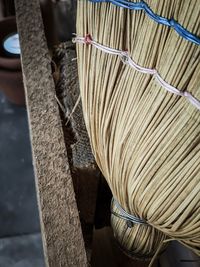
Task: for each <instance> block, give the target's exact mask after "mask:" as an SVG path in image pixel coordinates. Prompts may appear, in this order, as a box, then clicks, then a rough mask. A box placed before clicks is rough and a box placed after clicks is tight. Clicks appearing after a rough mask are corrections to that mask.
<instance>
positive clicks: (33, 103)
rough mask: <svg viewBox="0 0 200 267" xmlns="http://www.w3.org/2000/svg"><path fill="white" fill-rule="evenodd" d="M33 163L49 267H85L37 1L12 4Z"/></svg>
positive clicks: (84, 255) (69, 174) (21, 0)
mask: <svg viewBox="0 0 200 267" xmlns="http://www.w3.org/2000/svg"><path fill="white" fill-rule="evenodd" d="M15 5H16V16H17V24H18V31H19V35H20V43H21V50H22V66H23V75H24V84H25V90H26V100H27V109H28V116H29V125H30V135H31V142H32V151H33V162H34V168H35V175H36V186H37V192H38V203H39V206H40V219H41V227H42V235H43V244H44V250H45V256H46V265H47V266H49V267H64V266H65V267H67V266H69V267H71V266H73V267H75V266H76V267H79V266H80V267H84V266H87V260H86V253H85V248H84V241H83V237H82V232H81V227H80V221H79V215H78V210H77V205H76V200H75V194H74V189H73V184H72V178H71V173H70V169H69V163H68V160H67V153H66V147H65V143H64V137H63V131H62V125H61V122H60V115H59V110H58V106H57V103H56V100H55V86H54V82H53V79H52V75H51V65H50V62H51V59H50V56H49V54H48V49H47V45H46V40H45V36H44V31H43V24H42V19H41V12H40V7H39V2H38V0H34V1H30V0H16V1H15Z"/></svg>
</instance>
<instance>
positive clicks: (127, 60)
mask: <svg viewBox="0 0 200 267" xmlns="http://www.w3.org/2000/svg"><path fill="white" fill-rule="evenodd" d="M72 41H73V42H74V43H80V44H86V45H92V46H94V47H95V48H97V49H99V50H101V51H103V52H105V53H107V54H111V55H116V56H119V57H120V59H121V60H122V62H123V63H124V64H126V65H129V66H130V67H131V68H133V69H135V70H136V71H138V72H141V73H144V74H149V75H152V76H153V77H154V79H155V80H156V81H157V83H158V84H160V85H161V86H162V87H163V88H165V89H166V90H167V91H168V92H170V93H172V94H175V95H177V96H181V97H184V98H186V99H187V100H188V101H189V102H190V103H191V104H192V105H193V106H195V107H196V108H197V109H199V110H200V101H199V100H198V99H197V98H195V97H194V96H193V95H192V94H191V93H189V92H187V91H180V90H179V89H177V88H175V87H174V86H172V85H170V84H169V83H167V82H166V81H165V80H164V79H163V78H162V77H161V76H160V74H159V73H158V71H157V70H156V69H150V68H145V67H143V66H140V65H138V64H137V63H136V62H135V61H134V60H133V59H132V58H131V57H130V55H129V54H128V52H127V51H122V50H117V49H114V48H110V47H107V46H105V45H102V44H100V43H98V42H96V41H94V40H93V39H92V37H91V35H90V34H88V35H86V36H85V37H82V36H76V37H74V38H73V40H72Z"/></svg>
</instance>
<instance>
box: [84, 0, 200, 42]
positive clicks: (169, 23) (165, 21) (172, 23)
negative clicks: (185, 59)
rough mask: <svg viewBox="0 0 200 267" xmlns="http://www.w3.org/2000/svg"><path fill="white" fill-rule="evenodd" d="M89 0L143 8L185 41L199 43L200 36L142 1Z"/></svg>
mask: <svg viewBox="0 0 200 267" xmlns="http://www.w3.org/2000/svg"><path fill="white" fill-rule="evenodd" d="M89 1H90V2H92V3H111V4H113V5H116V6H118V7H123V8H127V9H131V10H143V11H144V12H145V13H146V14H147V16H149V18H151V19H152V20H154V21H155V22H157V23H159V24H162V25H165V26H168V27H171V28H173V29H174V30H175V31H176V32H177V33H178V34H179V35H180V36H181V37H183V38H184V39H186V40H187V41H190V42H192V43H194V44H197V45H200V38H198V37H197V36H195V35H194V34H192V33H191V32H189V31H188V30H187V29H185V28H184V27H183V26H182V25H180V24H179V23H178V22H177V21H176V20H174V19H173V18H171V19H167V18H164V17H162V16H159V15H157V14H155V13H154V12H153V10H152V9H151V8H150V7H149V6H148V5H147V3H145V2H144V1H141V2H139V3H138V2H137V3H134V2H129V1H127V0H89Z"/></svg>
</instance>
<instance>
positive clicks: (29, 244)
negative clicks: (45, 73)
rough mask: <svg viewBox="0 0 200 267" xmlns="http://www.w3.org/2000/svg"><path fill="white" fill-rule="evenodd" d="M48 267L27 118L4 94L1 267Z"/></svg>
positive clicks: (0, 104) (0, 113)
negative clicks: (41, 233)
mask: <svg viewBox="0 0 200 267" xmlns="http://www.w3.org/2000/svg"><path fill="white" fill-rule="evenodd" d="M33 266H34V267H44V260H43V253H42V243H41V237H40V226H39V219H38V209H37V201H36V193H35V184H34V175H33V167H32V158H31V149H30V140H29V132H28V123H27V114H26V109H25V108H24V107H18V106H15V105H13V104H10V103H9V102H7V100H6V99H5V97H4V95H3V94H2V92H0V267H33Z"/></svg>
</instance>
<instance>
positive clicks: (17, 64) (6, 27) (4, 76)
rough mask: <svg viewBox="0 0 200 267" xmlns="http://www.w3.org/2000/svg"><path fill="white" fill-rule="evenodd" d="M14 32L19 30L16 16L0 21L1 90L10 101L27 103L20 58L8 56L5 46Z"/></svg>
mask: <svg viewBox="0 0 200 267" xmlns="http://www.w3.org/2000/svg"><path fill="white" fill-rule="evenodd" d="M14 32H17V26H16V20H15V17H7V18H4V19H2V20H1V21H0V90H1V91H3V92H4V94H5V95H6V97H7V99H8V100H9V101H10V102H12V103H14V104H17V105H25V96H24V86H23V80H22V70H21V61H20V58H16V57H12V56H8V55H7V54H6V52H5V50H4V48H3V41H4V39H5V37H6V36H8V35H9V34H12V33H14Z"/></svg>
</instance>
